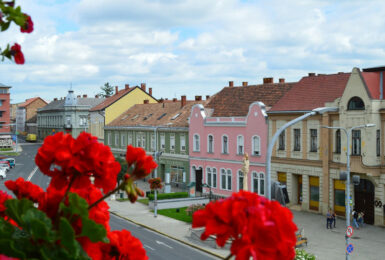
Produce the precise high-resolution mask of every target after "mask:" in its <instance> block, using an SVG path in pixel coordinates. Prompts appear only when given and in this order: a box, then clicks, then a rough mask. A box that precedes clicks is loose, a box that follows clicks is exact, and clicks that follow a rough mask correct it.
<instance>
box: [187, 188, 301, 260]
mask: <svg viewBox="0 0 385 260" xmlns="http://www.w3.org/2000/svg"><path fill="white" fill-rule="evenodd" d="M292 219H293V215H292V213H291V212H290V210H289V209H287V208H284V207H282V206H281V205H280V204H279V203H278V202H277V201H269V200H268V199H266V198H265V197H261V196H258V195H257V194H256V193H252V192H247V191H240V192H238V193H234V194H233V195H232V196H231V197H229V198H227V199H224V200H220V201H217V202H211V203H209V204H208V205H207V206H206V208H205V209H203V210H198V211H196V212H195V213H194V215H193V223H192V226H193V227H206V229H205V232H204V233H203V234H202V236H201V239H202V240H205V239H207V238H208V237H209V236H210V235H216V236H217V239H216V242H217V244H218V245H219V246H221V247H222V246H224V245H225V243H226V241H227V240H228V239H232V240H233V242H232V245H231V254H232V255H235V256H236V259H237V260H238V259H247V260H248V259H250V257H253V259H293V258H294V257H295V250H294V247H295V243H296V236H295V231H296V230H297V226H296V225H295V224H294V222H293V220H292Z"/></svg>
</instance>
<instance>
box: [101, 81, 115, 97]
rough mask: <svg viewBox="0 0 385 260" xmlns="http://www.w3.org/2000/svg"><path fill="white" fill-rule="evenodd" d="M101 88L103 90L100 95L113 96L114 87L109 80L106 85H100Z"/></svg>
mask: <svg viewBox="0 0 385 260" xmlns="http://www.w3.org/2000/svg"><path fill="white" fill-rule="evenodd" d="M100 89H101V90H102V92H100V93H99V94H98V95H99V96H102V97H105V98H107V97H110V96H112V93H113V92H114V88H113V87H112V86H111V85H110V83H108V82H106V83H105V84H104V86H102V87H100Z"/></svg>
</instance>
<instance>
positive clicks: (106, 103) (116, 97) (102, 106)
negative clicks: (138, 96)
mask: <svg viewBox="0 0 385 260" xmlns="http://www.w3.org/2000/svg"><path fill="white" fill-rule="evenodd" d="M135 88H138V89H141V88H139V87H138V86H135V87H132V88H127V89H126V88H124V89H121V90H119V91H118V93H116V94H114V95H112V96H111V97H109V98H107V99H106V100H104V101H103V102H102V103H100V104H99V105H97V106H94V107H93V108H91V109H90V111H99V110H103V109H105V108H106V107H108V106H110V105H111V104H113V103H115V101H117V100H119V99H120V98H121V97H123V96H125V95H126V94H128V93H130V92H131V91H132V90H134V89H135ZM146 93H147V92H146Z"/></svg>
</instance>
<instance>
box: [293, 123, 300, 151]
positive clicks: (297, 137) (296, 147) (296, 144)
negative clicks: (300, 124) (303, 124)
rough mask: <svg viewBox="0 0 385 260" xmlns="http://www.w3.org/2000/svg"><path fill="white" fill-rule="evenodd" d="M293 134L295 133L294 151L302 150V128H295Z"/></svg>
mask: <svg viewBox="0 0 385 260" xmlns="http://www.w3.org/2000/svg"><path fill="white" fill-rule="evenodd" d="M293 135H294V147H293V151H297V152H300V151H301V129H300V128H294V129H293Z"/></svg>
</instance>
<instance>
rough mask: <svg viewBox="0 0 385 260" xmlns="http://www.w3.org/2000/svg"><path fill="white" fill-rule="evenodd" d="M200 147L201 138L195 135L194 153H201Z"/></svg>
mask: <svg viewBox="0 0 385 260" xmlns="http://www.w3.org/2000/svg"><path fill="white" fill-rule="evenodd" d="M200 146H201V141H200V136H199V134H194V135H193V152H200Z"/></svg>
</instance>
